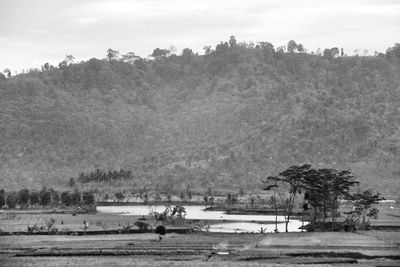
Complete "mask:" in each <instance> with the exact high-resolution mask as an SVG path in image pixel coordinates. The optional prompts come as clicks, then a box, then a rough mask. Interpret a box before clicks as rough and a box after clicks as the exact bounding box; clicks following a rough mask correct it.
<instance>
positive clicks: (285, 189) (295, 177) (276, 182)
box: [263, 164, 311, 232]
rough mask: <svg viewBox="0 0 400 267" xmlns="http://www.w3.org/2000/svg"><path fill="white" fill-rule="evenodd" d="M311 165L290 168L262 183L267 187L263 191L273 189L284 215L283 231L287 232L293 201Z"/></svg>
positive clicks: (299, 191)
mask: <svg viewBox="0 0 400 267" xmlns="http://www.w3.org/2000/svg"><path fill="white" fill-rule="evenodd" d="M310 168H311V165H309V164H304V165H301V166H291V167H289V168H288V169H286V170H285V171H283V172H281V173H279V175H278V176H269V177H268V178H267V179H266V180H265V181H263V182H264V184H266V185H267V187H265V188H264V189H265V190H271V189H274V190H276V192H277V195H278V197H279V199H280V202H281V204H282V208H283V211H284V214H285V231H286V232H288V225H289V221H290V218H291V216H292V214H293V208H294V205H295V200H296V197H297V195H298V194H300V193H301V189H302V180H303V178H304V175H305V174H306V172H307V171H308V170H309V169H310Z"/></svg>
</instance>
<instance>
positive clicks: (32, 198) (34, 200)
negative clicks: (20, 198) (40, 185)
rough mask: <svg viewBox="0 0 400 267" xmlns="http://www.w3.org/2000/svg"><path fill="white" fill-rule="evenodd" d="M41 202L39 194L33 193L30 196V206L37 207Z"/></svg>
mask: <svg viewBox="0 0 400 267" xmlns="http://www.w3.org/2000/svg"><path fill="white" fill-rule="evenodd" d="M39 202H40V197H39V192H37V191H32V192H31V194H30V196H29V203H30V205H32V206H35V205H38V204H39Z"/></svg>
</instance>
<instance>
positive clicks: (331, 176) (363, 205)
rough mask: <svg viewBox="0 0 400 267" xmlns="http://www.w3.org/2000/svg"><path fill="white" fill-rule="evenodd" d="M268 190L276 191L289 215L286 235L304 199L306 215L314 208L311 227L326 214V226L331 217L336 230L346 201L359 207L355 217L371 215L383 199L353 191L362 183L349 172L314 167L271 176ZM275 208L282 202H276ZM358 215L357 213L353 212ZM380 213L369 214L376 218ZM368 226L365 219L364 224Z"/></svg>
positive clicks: (367, 192)
mask: <svg viewBox="0 0 400 267" xmlns="http://www.w3.org/2000/svg"><path fill="white" fill-rule="evenodd" d="M263 182H264V183H265V184H266V185H267V186H266V187H265V188H264V190H272V191H273V192H274V197H275V198H276V199H279V202H280V204H281V207H282V209H283V211H284V214H285V223H286V232H287V231H288V224H289V221H290V217H291V216H292V214H293V208H294V207H295V204H296V200H298V198H299V197H301V196H302V198H303V200H304V202H303V209H304V211H307V210H309V206H311V208H312V209H311V210H312V212H311V217H310V218H311V221H310V223H311V225H313V224H316V223H317V216H318V215H319V214H322V218H323V223H325V222H326V219H327V217H328V215H330V216H331V218H332V222H331V224H330V226H331V227H332V229H334V228H335V223H336V221H335V219H336V218H337V217H338V216H339V212H338V209H339V207H340V204H341V203H342V202H343V201H349V202H351V203H354V205H355V211H354V212H355V213H357V214H358V215H360V216H361V215H365V216H366V215H367V210H369V209H370V208H371V206H372V205H373V204H377V203H378V202H379V201H380V200H382V198H381V197H380V194H379V193H377V194H372V193H370V192H369V191H366V192H363V193H354V192H352V191H351V189H352V187H353V186H354V185H357V184H358V183H359V182H358V181H355V180H354V177H353V176H352V175H351V172H350V171H348V170H344V171H338V170H335V169H314V168H311V165H309V164H304V165H301V166H291V167H289V168H288V169H286V170H285V171H283V172H281V173H279V175H278V176H269V177H268V178H267V179H266V180H265V181H263ZM274 204H275V205H277V204H278V201H275V203H274ZM350 213H351V214H354V213H353V212H350ZM376 214H377V210H376V209H374V211H373V212H371V213H368V215H370V216H373V215H376ZM363 225H365V217H364V221H363Z"/></svg>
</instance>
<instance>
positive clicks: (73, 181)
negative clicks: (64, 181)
mask: <svg viewBox="0 0 400 267" xmlns="http://www.w3.org/2000/svg"><path fill="white" fill-rule="evenodd" d="M68 186H69V187H70V188H71V189H72V188H73V187H74V186H75V179H74V178H72V177H71V178H69V181H68Z"/></svg>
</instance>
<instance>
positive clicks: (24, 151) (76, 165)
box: [0, 37, 400, 202]
mask: <svg viewBox="0 0 400 267" xmlns="http://www.w3.org/2000/svg"><path fill="white" fill-rule="evenodd" d="M10 76H11V75H9V74H8V73H6V75H3V76H1V77H2V78H0V179H1V181H3V184H4V185H5V187H6V188H9V189H13V188H16V187H17V186H16V185H19V186H18V187H20V185H25V186H27V187H30V186H35V187H37V188H40V187H41V186H42V185H44V184H46V185H60V184H62V185H65V184H66V182H67V181H68V179H69V177H75V180H78V179H84V180H82V182H83V181H94V180H95V181H96V182H101V181H103V180H104V181H105V180H107V179H109V178H110V177H112V175H114V174H109V173H108V171H109V170H120V169H123V170H130V171H131V172H130V173H129V177H130V178H132V179H133V180H135V181H136V183H137V184H140V185H145V184H153V185H154V183H155V182H157V183H158V184H161V185H167V184H176V185H180V184H182V185H184V184H191V185H192V186H194V187H197V188H208V187H213V188H217V187H219V188H234V187H236V186H238V187H239V186H241V187H252V186H256V185H257V184H259V181H260V179H262V178H263V177H266V176H267V175H268V174H272V173H274V172H276V170H277V169H279V168H282V166H288V165H292V164H298V163H303V162H309V163H312V164H314V165H318V166H324V165H329V166H337V168H343V169H348V168H351V169H353V170H354V174H355V175H356V176H359V177H357V178H358V179H359V180H365V181H367V184H369V185H371V186H377V187H380V188H381V191H383V192H389V193H393V194H394V193H396V192H397V191H398V189H399V184H398V183H397V184H396V186H392V185H393V184H395V181H396V179H397V177H398V175H399V173H400V170H399V169H398V167H396V166H397V165H396V162H397V160H398V155H399V153H400V128H399V126H400V110H399V106H400V105H399V103H400V45H399V44H396V45H395V46H393V47H391V48H389V49H388V50H387V52H386V53H385V54H383V53H376V55H375V56H359V55H355V56H346V55H345V54H344V53H343V51H342V50H341V49H338V48H329V49H325V50H324V51H323V53H307V52H306V48H304V47H303V46H302V45H301V44H297V43H296V42H294V41H290V42H289V43H288V46H287V48H285V47H280V48H278V49H275V48H274V47H273V45H272V44H270V43H268V42H259V43H257V44H256V45H255V44H252V43H238V42H237V41H236V39H235V38H234V37H231V38H230V40H229V41H228V42H221V43H220V44H218V45H217V46H215V47H211V46H207V47H205V54H204V55H198V54H195V53H193V51H192V50H191V49H189V48H186V49H184V50H183V51H182V53H181V54H180V55H175V54H171V53H170V51H168V50H166V49H160V48H157V49H155V50H154V52H153V53H152V55H151V59H146V58H140V57H137V56H135V55H134V53H132V52H130V53H128V54H126V55H122V56H121V57H120V56H119V54H118V51H116V50H112V49H109V50H108V51H107V54H106V58H105V59H102V60H99V59H94V58H93V59H90V60H88V61H86V62H81V63H74V62H73V57H72V56H67V57H66V59H65V60H64V61H62V62H60V64H59V66H58V67H53V66H50V65H49V64H44V65H43V68H42V70H32V71H30V72H29V73H25V74H20V75H16V76H13V77H10ZM349 165H351V166H349ZM96 169H101V170H102V171H101V175H100V174H99V173H97V174H99V175H97V174H96V173H93V171H94V170H96ZM81 172H83V173H90V172H92V174H89V176H85V174H84V177H82V176H81V177H79V173H81ZM118 175H120V174H118ZM118 175H117V176H118ZM124 175H128V174H127V173H124ZM118 177H119V176H118ZM364 184H365V183H364ZM72 187H73V185H71V188H72ZM183 189H184V188H183ZM61 199H62V196H61ZM72 202H76V200H74V199H73V198H72Z"/></svg>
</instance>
